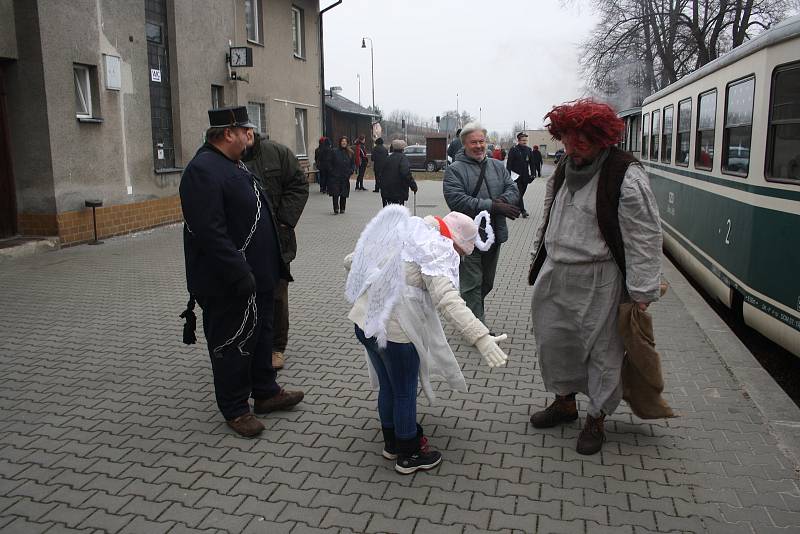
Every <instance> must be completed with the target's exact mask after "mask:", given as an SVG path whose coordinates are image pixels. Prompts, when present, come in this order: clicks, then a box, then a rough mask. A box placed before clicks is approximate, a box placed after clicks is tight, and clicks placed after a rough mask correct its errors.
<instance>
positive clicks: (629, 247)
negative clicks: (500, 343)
mask: <svg viewBox="0 0 800 534" xmlns="http://www.w3.org/2000/svg"><path fill="white" fill-rule="evenodd" d="M601 175H602V171H598V172H597V173H595V174H594V176H593V177H592V178H591V179H590V180H589V181H588V182H587V183H585V185H582V187H580V188H578V189H577V190H574V188H570V187H567V185H566V184H565V185H563V186H562V187H560V188H559V189H558V191H557V192H556V193H555V194H554V193H553V185H552V183H548V194H547V196H546V198H545V212H547V211H548V209H549V210H550V212H549V219H546V220H545V221H544V222H543V224H542V227H541V228H540V229H539V232H540V234H539V240H540V241H541V240H542V239H544V249H546V259H544V263H543V264H542V265H541V270H539V271H538V276H536V277H535V283H534V286H533V299H532V304H531V314H532V318H533V332H534V336H535V338H536V348H537V351H538V354H539V363H540V366H541V372H542V379H543V381H544V384H545V387H546V388H547V390H548V391H551V392H553V393H556V394H558V395H567V394H569V393H573V392H580V393H584V394H586V395H587V396H588V397H589V408H588V413H589V415H591V416H592V417H599V416H600V415H602V414H606V415H610V414H612V413H613V412H614V410H615V409H616V408H617V406H618V405H619V402H620V400H621V398H622V386H621V382H620V370H621V367H622V359H623V355H624V347H623V344H622V338H621V337H620V335H619V333H618V331H617V310H618V307H619V304H620V303H621V302H622V301H623V300H624V299H628V297H630V298H631V299H632V300H634V301H637V302H652V301H655V300H657V299H658V296H659V281H660V270H661V244H662V237H661V224H660V221H659V216H658V207H657V205H656V201H655V198H654V196H653V193H652V191H651V190H650V185H649V182H648V179H647V175H646V173H645V171H644V170H643V169H642V168H641V166H640V165H637V164H632V165H629V166H628V167H627V170H626V171H625V174H624V178H623V179H622V183H621V186H620V188H619V193H620V196H619V205H618V211H617V214H618V220H619V231H620V234H621V242H622V244H623V245H624V259H623V263H624V265H625V275H623V272H622V271H621V270H620V267H619V264H620V262H619V261H616V258H615V257H614V255H612V252H611V249H610V248H609V246H608V244H607V240H606V237H605V236H604V235H603V234H602V232H601V227H600V225H599V224H598V212H597V211H598V210H597V198H598V184H599V180H600V178H601ZM552 181H553V178H550V182H552ZM571 189H572V190H571ZM545 228H546V230H545Z"/></svg>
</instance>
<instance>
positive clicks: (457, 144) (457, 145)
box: [447, 128, 464, 163]
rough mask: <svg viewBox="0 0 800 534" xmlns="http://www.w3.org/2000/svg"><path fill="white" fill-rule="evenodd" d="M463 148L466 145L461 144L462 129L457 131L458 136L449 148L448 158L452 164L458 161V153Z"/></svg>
mask: <svg viewBox="0 0 800 534" xmlns="http://www.w3.org/2000/svg"><path fill="white" fill-rule="evenodd" d="M462 148H464V145H463V144H462V143H461V128H459V129H458V130H456V136H455V137H454V138H453V140H452V141H450V144H449V145H448V146H447V157H448V158H449V159H450V163H453V162H455V161H456V154H458V151H459V150H461V149H462Z"/></svg>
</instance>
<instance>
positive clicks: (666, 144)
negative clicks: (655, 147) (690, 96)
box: [661, 106, 675, 163]
mask: <svg viewBox="0 0 800 534" xmlns="http://www.w3.org/2000/svg"><path fill="white" fill-rule="evenodd" d="M674 111H675V106H667V107H665V108H664V121H663V124H662V125H661V128H662V129H661V161H663V162H664V163H671V162H672V115H673V112H674Z"/></svg>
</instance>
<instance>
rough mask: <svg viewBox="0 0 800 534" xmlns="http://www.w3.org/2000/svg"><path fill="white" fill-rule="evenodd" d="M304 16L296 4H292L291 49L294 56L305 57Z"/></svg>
mask: <svg viewBox="0 0 800 534" xmlns="http://www.w3.org/2000/svg"><path fill="white" fill-rule="evenodd" d="M304 24H305V16H304V14H303V10H302V9H301V8H299V7H297V6H292V50H293V51H294V57H297V58H305V56H306V43H305V33H306V32H305V28H304V27H303V26H304Z"/></svg>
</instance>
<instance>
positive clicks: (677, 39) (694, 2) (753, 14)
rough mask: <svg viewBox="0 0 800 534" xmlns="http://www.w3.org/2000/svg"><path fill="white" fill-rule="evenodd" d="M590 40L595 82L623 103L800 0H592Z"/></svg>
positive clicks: (589, 68) (588, 56)
mask: <svg viewBox="0 0 800 534" xmlns="http://www.w3.org/2000/svg"><path fill="white" fill-rule="evenodd" d="M590 1H591V3H592V5H594V6H595V8H596V9H597V11H598V12H599V14H600V23H599V24H598V25H597V27H596V28H595V29H594V31H593V33H592V35H591V37H590V38H589V40H588V41H587V42H586V43H585V44H584V47H583V49H584V54H583V60H582V67H583V69H584V76H585V77H586V79H587V82H588V85H589V87H590V89H591V90H593V91H595V92H597V93H599V94H601V95H603V96H604V97H605V98H606V100H609V101H611V102H612V103H615V104H617V105H618V107H630V106H635V105H639V104H641V101H642V99H643V98H644V97H645V96H646V95H648V94H650V93H653V92H655V91H657V90H659V89H661V88H663V87H665V86H667V85H669V84H670V83H673V82H675V81H677V80H678V79H679V78H681V77H682V76H685V75H686V74H688V73H689V72H691V71H693V70H695V69H697V68H699V67H702V66H703V65H705V64H706V63H708V62H709V61H713V60H714V59H716V58H717V57H719V56H720V55H721V54H723V53H725V52H727V51H729V50H731V49H732V48H735V47H737V46H739V45H741V44H742V43H743V42H745V41H746V40H747V39H749V38H751V37H752V36H753V35H755V34H757V33H758V32H760V31H762V30H764V29H767V28H769V27H771V26H772V25H774V24H775V23H776V22H779V21H780V20H781V19H782V18H784V17H785V16H786V14H787V13H788V12H790V11H791V9H792V8H793V6H792V2H795V3H797V2H796V0H791V1H787V0H590Z"/></svg>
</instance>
